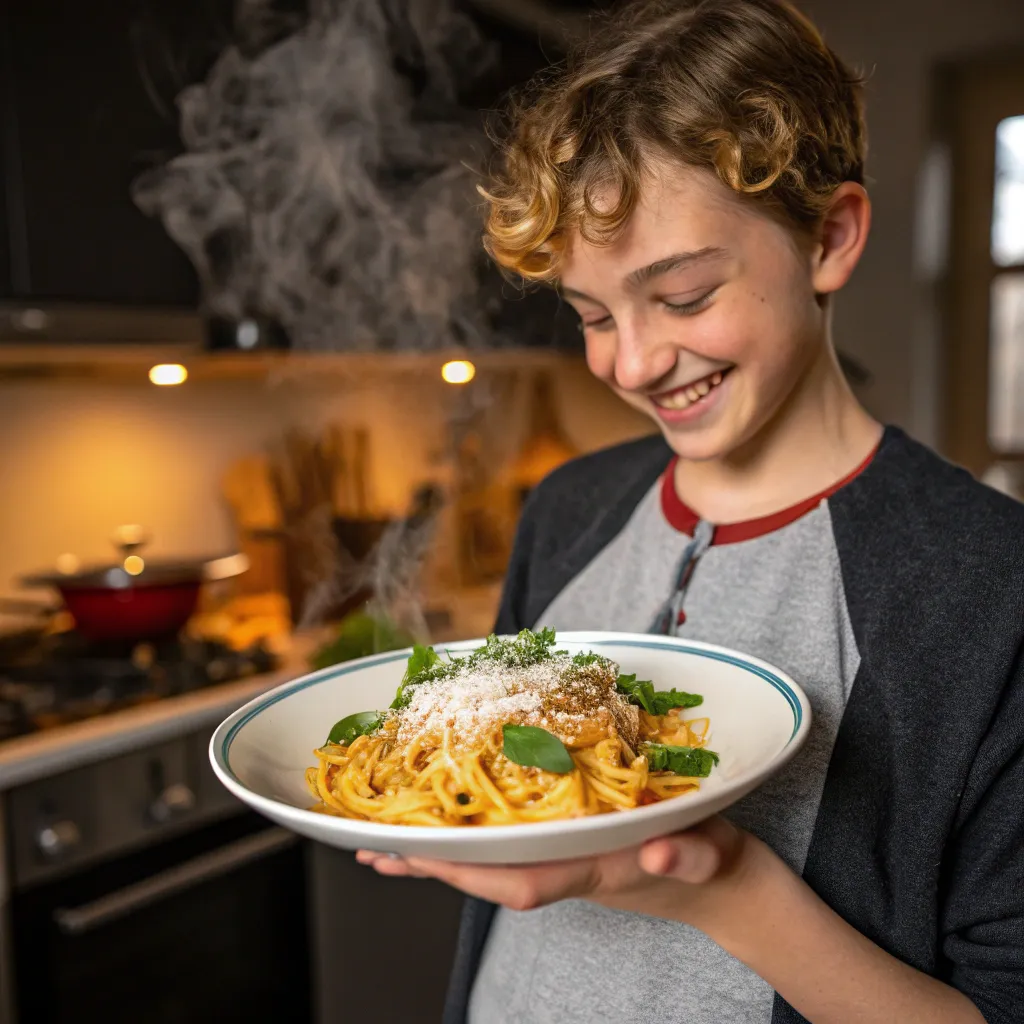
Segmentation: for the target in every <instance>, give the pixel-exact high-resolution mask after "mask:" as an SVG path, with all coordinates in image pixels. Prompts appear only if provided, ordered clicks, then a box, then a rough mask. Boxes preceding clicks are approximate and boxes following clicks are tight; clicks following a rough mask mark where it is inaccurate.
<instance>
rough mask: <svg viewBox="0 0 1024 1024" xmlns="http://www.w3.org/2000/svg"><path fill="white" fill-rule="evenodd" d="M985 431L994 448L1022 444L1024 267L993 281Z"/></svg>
mask: <svg viewBox="0 0 1024 1024" xmlns="http://www.w3.org/2000/svg"><path fill="white" fill-rule="evenodd" d="M989 309H990V314H989V315H990V318H991V320H990V336H989V374H990V376H989V406H988V408H989V422H988V433H989V439H990V440H991V443H992V447H993V448H994V449H996V450H997V451H1003V452H1013V451H1020V450H1021V449H1022V448H1024V401H1022V397H1024V271H1017V272H1016V273H1005V274H1000V275H999V276H998V277H997V278H996V279H995V280H994V281H993V282H992V291H991V299H990V303H989Z"/></svg>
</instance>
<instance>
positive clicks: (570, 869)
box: [411, 858, 596, 910]
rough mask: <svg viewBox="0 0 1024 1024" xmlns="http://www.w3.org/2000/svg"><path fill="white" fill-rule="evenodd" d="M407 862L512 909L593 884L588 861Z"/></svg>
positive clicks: (585, 889) (575, 892) (565, 896)
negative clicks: (513, 863) (502, 864)
mask: <svg viewBox="0 0 1024 1024" xmlns="http://www.w3.org/2000/svg"><path fill="white" fill-rule="evenodd" d="M411 865H412V867H413V868H414V869H416V870H418V871H422V872H424V873H425V874H427V875H430V876H431V877H433V878H437V879H439V880H440V881H442V882H445V883H446V884H448V885H451V886H453V887H454V888H456V889H461V890H462V891H463V892H465V893H468V894H469V895H470V896H477V897H479V898H481V899H485V900H488V901H489V902H491V903H500V904H502V905H503V906H506V907H510V908H511V909H513V910H532V909H534V908H535V907H541V906H544V905H545V904H547V903H552V902H554V901H555V900H560V899H568V898H571V897H574V896H585V895H587V894H588V893H590V892H591V891H592V890H593V888H594V887H595V885H596V878H595V875H594V870H593V863H592V862H591V861H567V862H561V863H557V864H543V865H537V866H531V867H527V868H511V867H490V866H483V865H476V864H451V863H448V862H446V861H435V860H418V859H415V858H413V859H412V860H411Z"/></svg>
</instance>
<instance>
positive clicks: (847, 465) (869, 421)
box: [675, 345, 882, 523]
mask: <svg viewBox="0 0 1024 1024" xmlns="http://www.w3.org/2000/svg"><path fill="white" fill-rule="evenodd" d="M881 436H882V427H881V425H880V424H879V423H878V422H876V421H875V420H874V419H873V418H872V417H871V416H870V415H868V413H867V412H866V411H865V410H864V408H863V407H862V406H861V405H860V403H859V402H858V401H857V399H856V398H855V397H854V395H853V392H852V391H851V390H850V387H849V385H848V384H847V382H846V379H845V377H844V376H843V374H842V371H841V370H840V368H839V364H838V362H837V360H836V357H835V354H834V352H833V350H832V347H831V345H828V346H823V347H822V349H821V351H820V355H819V357H818V358H817V359H816V360H815V362H814V363H812V364H811V365H810V366H809V367H808V368H807V370H806V372H805V373H804V375H803V377H802V379H801V381H800V383H799V385H798V386H797V387H796V389H794V391H793V393H792V395H791V396H790V398H789V399H788V400H787V402H786V404H785V405H784V406H783V408H782V409H780V410H779V412H778V413H777V414H776V415H775V417H774V418H773V419H772V420H771V422H769V423H768V424H766V425H765V426H764V427H762V429H761V430H760V431H759V432H758V433H757V435H756V437H755V438H753V439H752V440H751V441H750V442H748V443H747V444H746V445H744V446H743V447H742V448H741V449H738V450H737V451H734V452H732V453H730V454H729V456H728V457H726V458H724V459H713V460H707V461H701V462H693V461H684V460H682V459H680V460H679V461H678V462H677V463H676V476H675V486H676V491H677V492H678V494H679V496H680V498H682V500H683V501H684V502H685V503H686V504H687V505H689V506H690V508H692V509H693V510H694V511H695V512H696V513H697V514H698V515H700V516H701V517H702V518H704V519H708V520H710V521H711V522H714V523H735V522H742V521H744V520H747V519H755V518H758V517H760V516H766V515H771V514H772V513H774V512H779V511H781V510H782V509H785V508H789V507H790V506H791V505H795V504H797V503H798V502H800V501H803V500H805V499H806V498H809V497H812V496H813V495H815V494H819V493H821V492H822V491H825V490H827V489H828V488H829V487H831V486H832V485H834V484H835V483H836V482H837V481H839V480H842V479H843V478H844V477H845V476H847V475H849V474H850V473H851V472H853V471H854V470H855V469H856V468H857V467H858V466H859V465H860V464H861V463H862V462H863V461H864V460H865V459H866V458H867V457H868V456H869V455H870V454H871V452H872V450H873V449H874V448H875V447H876V446H877V445H878V442H879V440H880V439H881Z"/></svg>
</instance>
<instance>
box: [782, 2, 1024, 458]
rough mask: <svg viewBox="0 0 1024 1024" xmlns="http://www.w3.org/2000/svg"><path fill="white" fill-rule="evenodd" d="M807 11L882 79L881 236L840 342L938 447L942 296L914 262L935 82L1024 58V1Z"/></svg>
mask: <svg viewBox="0 0 1024 1024" xmlns="http://www.w3.org/2000/svg"><path fill="white" fill-rule="evenodd" d="M801 5H802V6H803V7H804V9H805V10H807V11H808V13H810V14H811V15H812V16H813V17H814V18H815V20H816V21H817V22H818V24H819V25H820V26H821V27H822V28H823V30H824V31H825V34H826V37H827V39H828V42H829V43H830V44H831V45H832V46H833V47H834V48H835V49H836V50H837V51H838V52H839V53H841V54H842V55H843V56H844V57H845V58H846V59H847V60H849V61H851V62H853V63H855V64H857V65H859V66H860V67H861V68H863V69H864V70H865V71H867V72H868V73H869V75H870V83H869V86H868V94H867V95H868V125H869V131H870V157H869V163H868V170H869V174H870V177H871V182H870V184H869V188H870V192H871V196H872V199H873V202H874V225H873V228H872V235H871V241H870V243H869V246H868V251H867V253H866V255H865V257H864V260H863V262H862V264H861V266H860V268H859V269H858V271H857V274H856V276H855V278H854V280H853V281H852V283H851V284H850V286H849V287H848V289H847V290H846V291H845V292H844V294H843V295H842V296H841V298H840V301H839V303H838V307H837V312H836V338H837V341H838V343H839V344H840V345H842V346H843V347H844V348H846V349H847V350H848V351H849V352H850V353H851V354H852V355H854V356H856V357H858V358H859V359H860V360H861V361H863V362H864V363H865V364H866V365H867V367H868V368H869V369H870V370H871V371H872V372H873V373H874V374H875V382H874V384H873V385H872V387H871V389H870V390H869V392H868V394H867V396H866V397H867V399H868V401H869V404H870V405H871V406H872V409H873V411H874V412H875V413H876V415H879V416H881V417H882V418H883V419H886V420H889V421H892V422H895V423H898V424H900V425H902V426H904V427H906V428H908V429H910V430H911V431H912V432H913V433H914V434H916V435H917V436H919V437H920V438H921V439H922V440H925V441H927V442H929V443H936V441H937V437H938V428H937V416H938V412H939V403H940V401H941V397H940V392H939V387H940V383H941V382H940V380H939V375H938V370H937V364H938V355H939V346H940V339H939V331H938V325H937V324H936V322H935V319H934V312H933V308H932V299H931V295H930V293H929V290H928V288H927V286H926V285H925V284H923V283H922V282H919V281H917V280H916V279H915V274H914V260H913V252H914V245H915V235H914V228H915V215H916V203H917V195H918V181H919V175H920V173H921V167H922V165H923V163H924V160H925V157H926V154H927V152H928V145H929V125H930V121H931V108H932V102H933V97H932V75H933V72H934V69H935V67H936V65H937V64H939V63H941V62H945V61H948V60H956V59H958V58H965V57H973V56H977V55H984V54H985V53H986V52H989V51H993V50H996V51H998V50H1003V51H1005V50H1008V49H1013V48H1019V49H1020V52H1021V54H1022V59H1024V0H857V2H856V3H851V2H850V0H801ZM1022 108H1024V104H1022ZM993 144H994V141H993ZM986 186H987V183H986ZM979 344H980V339H979Z"/></svg>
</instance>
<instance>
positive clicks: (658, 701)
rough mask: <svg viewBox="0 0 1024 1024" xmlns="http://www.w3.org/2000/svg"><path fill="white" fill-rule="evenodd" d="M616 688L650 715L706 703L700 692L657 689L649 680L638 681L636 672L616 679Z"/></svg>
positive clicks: (663, 713) (631, 702)
mask: <svg viewBox="0 0 1024 1024" xmlns="http://www.w3.org/2000/svg"><path fill="white" fill-rule="evenodd" d="M615 689H616V690H618V692H619V693H621V694H623V695H625V696H626V697H628V698H629V702H630V704H639V705H640V707H642V708H643V709H644V711H646V712H647V714H649V715H666V714H668V712H669V711H671V710H672V708H695V707H697V705H698V704H703V703H704V698H703V697H702V696H701V695H700V694H699V693H685V692H684V691H682V690H676V689H671V690H655V688H654V684H653V683H652V682H649V681H647V680H640V681H639V682H638V681H637V678H636V673H635V672H634V673H633V674H632V675H628V676H625V675H622V676H619V678H618V679H616V680H615Z"/></svg>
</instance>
